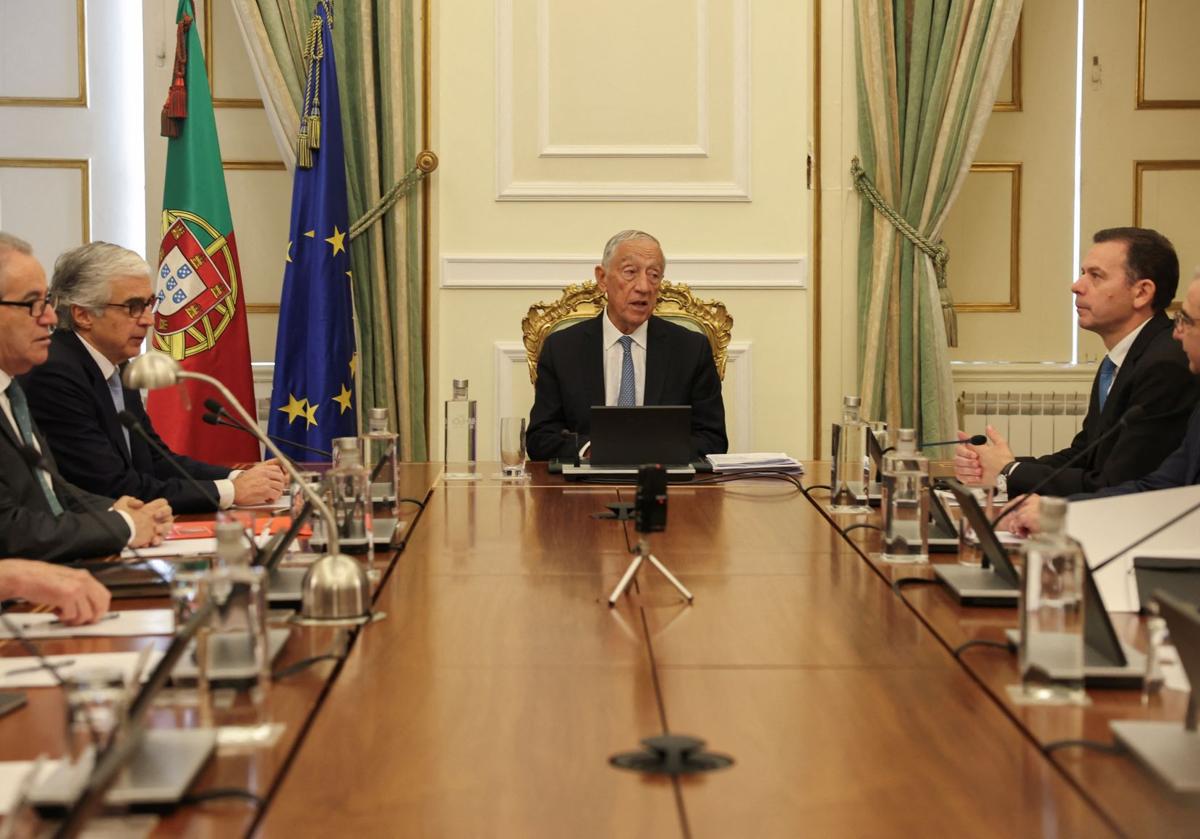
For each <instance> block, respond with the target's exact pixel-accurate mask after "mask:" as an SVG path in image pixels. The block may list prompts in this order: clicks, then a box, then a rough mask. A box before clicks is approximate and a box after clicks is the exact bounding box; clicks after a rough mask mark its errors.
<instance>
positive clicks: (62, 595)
mask: <svg viewBox="0 0 1200 839" xmlns="http://www.w3.org/2000/svg"><path fill="white" fill-rule="evenodd" d="M10 597H20V598H22V599H24V600H28V601H29V602H30V603H35V604H37V605H39V606H49V607H50V608H52V609H53V610H54V611H55V613H57V614H58V617H59V620H61V621H62V622H63V623H65V624H67V625H68V626H77V625H79V624H83V623H93V622H95V621H96V620H97V619H98V618H100V617H101V616H102V615H104V614H105V613H106V612H108V604H109V600H110V599H111V595H110V594H109V593H108V589H106V588H105V587H104V586H103V585H101V584H100V583H99V582H97V580H96V578H95V577H93V576H92V575H91V574H89V573H88V572H86V571H81V570H79V569H77V568H64V567H63V566H61V565H52V564H50V563H48V562H35V561H33V560H29V559H0V598H5V599H7V598H10Z"/></svg>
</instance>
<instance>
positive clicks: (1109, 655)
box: [1004, 562, 1146, 688]
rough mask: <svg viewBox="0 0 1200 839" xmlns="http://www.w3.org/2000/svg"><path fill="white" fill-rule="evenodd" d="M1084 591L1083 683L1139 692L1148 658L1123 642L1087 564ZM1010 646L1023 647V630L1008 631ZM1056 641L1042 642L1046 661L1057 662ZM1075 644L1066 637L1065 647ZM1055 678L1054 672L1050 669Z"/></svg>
mask: <svg viewBox="0 0 1200 839" xmlns="http://www.w3.org/2000/svg"><path fill="white" fill-rule="evenodd" d="M1084 568H1085V569H1086V570H1085V571H1084V588H1083V681H1084V684H1085V685H1086V686H1087V687H1090V688H1140V687H1141V686H1142V680H1143V678H1144V677H1145V675H1146V656H1145V654H1143V653H1141V652H1138V651H1137V650H1135V649H1134V648H1133V647H1130V646H1128V645H1126V644H1124V643H1122V642H1121V639H1120V638H1118V637H1117V631H1116V629H1114V628H1113V625H1112V618H1110V617H1109V615H1108V610H1107V609H1105V608H1104V601H1103V600H1102V599H1101V598H1100V589H1098V588H1097V587H1096V578H1095V577H1094V576H1093V575H1092V569H1091V567H1090V566H1089V565H1088V564H1087V563H1086V562H1085V563H1084ZM1004 634H1005V636H1006V637H1007V638H1008V642H1009V643H1010V644H1012V645H1013V648H1014V649H1016V647H1017V645H1018V644H1019V643H1020V638H1021V633H1020V630H1016V629H1009V630H1006V631H1005V633H1004ZM1056 640H1058V639H1056V638H1050V639H1043V641H1044V643H1045V646H1046V647H1049V649H1044V652H1045V654H1046V656H1047V658H1049V659H1051V660H1053V658H1054V642H1055V641H1056ZM1072 641H1073V639H1072V638H1071V637H1070V636H1063V638H1062V643H1063V644H1064V645H1066V644H1069V643H1071V642H1072ZM1047 672H1048V675H1049V676H1050V678H1054V675H1055V673H1054V669H1053V668H1049V669H1048V671H1047Z"/></svg>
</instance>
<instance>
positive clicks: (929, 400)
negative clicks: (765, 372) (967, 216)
mask: <svg viewBox="0 0 1200 839" xmlns="http://www.w3.org/2000/svg"><path fill="white" fill-rule="evenodd" d="M1021 3H1022V0H856V2H855V23H856V33H857V45H858V59H859V61H858V70H859V72H858V91H859V106H858V117H859V119H858V123H859V154H860V157H861V160H862V172H863V174H862V175H861V176H860V177H861V179H862V183H860V184H859V186H860V191H861V190H862V189H866V190H868V191H870V190H872V189H873V190H874V191H875V193H876V195H877V196H878V198H879V199H881V200H882V202H883V203H884V204H885V209H884V211H882V212H881V211H880V210H879V209H877V208H876V207H875V206H874V205H873V204H872V203H870V202H869V201H868V200H866V198H865V197H864V200H863V201H862V203H861V211H860V231H859V241H858V304H859V305H858V337H859V346H858V349H859V359H860V387H861V394H862V397H863V414H864V416H867V417H869V418H871V419H886V420H887V422H888V424H889V426H891V427H893V428H895V427H905V428H917V429H918V434H919V437H920V438H921V439H935V440H940V439H950V438H952V437H953V436H954V429H955V426H956V422H955V416H954V393H953V382H952V380H951V376H950V362H949V356H948V353H947V346H948V344H953V343H956V335H955V322H954V312H953V307H952V301H951V299H950V293H949V290H948V289H947V288H946V285H945V277H944V274H943V272H940V271H939V270H938V267H937V266H935V260H934V259H933V258H932V257H931V256H930V254H929V253H928V252H927V251H934V250H936V249H938V246H939V245H940V231H941V229H942V226H943V224H944V223H945V220H946V216H947V214H948V212H949V209H950V207H951V205H952V204H953V202H954V199H955V197H956V195H957V194H958V191H959V189H960V188H961V187H962V184H963V181H964V180H965V179H966V176H967V173H968V172H969V171H970V166H971V161H972V160H973V159H974V157H975V150H976V149H977V148H978V146H979V141H980V139H981V137H982V135H983V131H984V128H985V127H986V125H987V120H988V117H989V116H990V114H991V109H992V103H993V102H994V101H995V97H996V88H997V87H998V85H999V82H1000V77H1001V75H1002V74H1003V71H1004V67H1005V64H1006V62H1007V60H1008V55H1009V50H1010V48H1011V45H1012V39H1013V35H1014V33H1015V32H1016V28H1017V21H1018V19H1019V17H1020V13H1021ZM889 213H890V214H892V215H893V216H894V217H895V218H893V219H889V218H888V214H889ZM898 223H899V224H900V225H901V226H906V227H907V228H908V229H909V231H910V233H912V234H913V235H915V236H917V237H919V238H920V239H921V240H923V242H924V243H925V249H924V250H923V249H922V248H920V247H918V246H916V245H914V243H913V242H912V241H911V240H910V238H909V237H907V236H905V235H904V234H902V233H901V232H899V231H898V230H897V224H898Z"/></svg>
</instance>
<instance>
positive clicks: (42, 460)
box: [21, 444, 171, 586]
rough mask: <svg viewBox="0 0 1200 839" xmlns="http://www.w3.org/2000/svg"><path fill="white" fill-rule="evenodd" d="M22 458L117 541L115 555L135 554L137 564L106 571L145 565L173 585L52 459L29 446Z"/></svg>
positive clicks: (130, 535) (112, 566) (117, 563)
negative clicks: (62, 473) (64, 475)
mask: <svg viewBox="0 0 1200 839" xmlns="http://www.w3.org/2000/svg"><path fill="white" fill-rule="evenodd" d="M21 457H23V458H24V459H25V462H26V463H27V464H29V467H30V468H31V469H45V470H46V471H47V472H49V473H50V477H51V478H52V479H53V480H54V485H55V487H57V488H60V489H63V490H65V491H66V493H67V495H69V496H71V500H73V501H74V502H75V504H76V505H77V506H78V507H79V509H80V510H82V511H83V514H84V515H85V516H87V517H88V518H90V519H92V520H93V521H94V522H96V524H98V525H100V527H101V529H102V530H104V532H105V533H107V534H108V535H109V536H112V537H113V538H114V539H116V540H117V542H118V543H119V547H118V548H117V550H116V551H115V553H117V554H118V555H119V554H120V553H121V550H122V549H123V548H125V547H128V548H129V552H130V553H132V554H133V556H134V559H135V560H136V561H135V562H114V563H111V564H110V565H105V566H104V567H105V568H106V569H107V568H124V567H129V566H132V565H144V566H145V568H147V569H148V570H149V571H150V573H152V574H153V575H154V576H156V577H158V579H159V581H160V582H162V583H163V584H164V585H167V586H170V585H171V578H170V577H168V576H166V575H165V574H163V573H162V572H161V571H159V570H158V569H157V568H155V567H154V564H153V563H152V562H150V561H149V559H148V558H147V557H145V556H143V555H142V553H141V552H140V551H139V550H138V549H137V548H135V547H133V546H132V545H129V540H130V539H132V538H133V536H134V534H132V533H130V534H129V535H127V536H126V535H123V534H122V533H121V531H119V530H118V529H117V528H116V527H115V526H113V523H112V522H111V521H109V520H108V519H106V518H105V517H104V516H103V515H101V514H100V512H99V511H98V510H96V509H95V508H93V507H92V505H91V504H88V503H87V499H85V498H83V497H81V496H80V494H79V492H78V491H77V490H76V489H75V487H74V486H73V485H72V484H71V483H69V482H68V481H67V480H66V479H65V478H63V476H62V475H60V474H59V472H58V470H57V469H55V468H54V466H53V464H51V463H50V459H49V458H48V457H46V456H44V455H43V454H42V453H41V452H39V451H38V450H37V449H35V448H34V447H33V446H31V445H28V444H26V445H24V446H22V447H21ZM89 570H90V569H89Z"/></svg>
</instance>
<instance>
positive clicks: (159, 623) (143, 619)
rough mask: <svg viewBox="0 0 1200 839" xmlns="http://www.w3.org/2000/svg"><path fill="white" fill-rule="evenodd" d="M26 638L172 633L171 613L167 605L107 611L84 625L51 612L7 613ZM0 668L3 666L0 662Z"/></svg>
mask: <svg viewBox="0 0 1200 839" xmlns="http://www.w3.org/2000/svg"><path fill="white" fill-rule="evenodd" d="M7 616H8V619H9V620H10V621H12V622H13V623H15V624H16V625H17V628H18V629H20V630H21V633H22V634H23V635H24V636H25V637H26V638H115V637H120V636H131V637H136V636H138V635H174V634H175V614H174V612H172V611H171V610H170V609H131V610H129V611H126V612H109V613H108V614H106V615H104V616H103V617H102V618H100V620H98V621H97V622H96V623H89V624H86V625H84V626H64V625H62V624H60V623H58V616H57V615H55V614H53V613H51V612H39V613H37V614H33V613H29V614H23V613H14V612H9V613H8V615H7ZM11 637H13V636H12V634H11V633H10V632H9V631H8V627H6V626H4V625H2V624H0V638H11ZM0 669H7V668H4V667H3V664H2V662H0Z"/></svg>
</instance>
